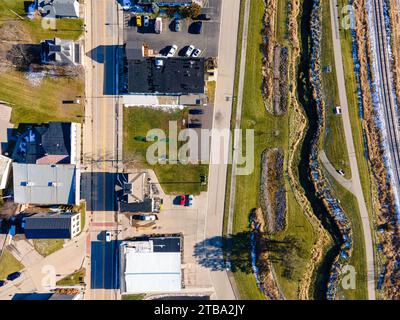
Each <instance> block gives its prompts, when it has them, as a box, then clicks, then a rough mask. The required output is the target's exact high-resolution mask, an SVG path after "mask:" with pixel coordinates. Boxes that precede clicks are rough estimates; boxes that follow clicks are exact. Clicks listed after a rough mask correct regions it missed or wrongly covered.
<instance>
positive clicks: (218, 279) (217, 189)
mask: <svg viewBox="0 0 400 320" xmlns="http://www.w3.org/2000/svg"><path fill="white" fill-rule="evenodd" d="M239 13H240V0H222V10H221V29H220V37H219V55H218V78H217V86H216V94H215V103H214V106H215V107H214V120H213V128H214V129H229V128H230V120H231V114H232V96H233V86H234V80H235V68H234V66H235V64H236V48H237V33H238V26H239ZM219 140H220V139H219V136H218V133H217V132H216V131H213V135H212V137H211V161H210V168H209V176H208V203H207V218H206V219H207V221H206V230H205V239H210V240H212V239H221V236H222V231H223V218H224V206H225V189H226V174H227V159H228V148H227V145H228V144H229V141H226V140H224V141H223V143H221V145H219V146H218V145H217V143H218V141H219ZM216 242H217V243H216V244H215V245H216V246H219V247H220V248H221V251H222V247H221V245H222V243H219V242H218V241H217V240H216ZM210 272H211V281H212V284H213V286H214V289H215V292H216V296H217V299H222V300H226V299H235V298H236V297H235V294H234V292H233V289H232V286H231V283H230V281H229V278H228V274H227V272H226V271H225V270H221V269H218V270H211V271H210Z"/></svg>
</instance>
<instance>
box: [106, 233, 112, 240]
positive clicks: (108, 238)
mask: <svg viewBox="0 0 400 320" xmlns="http://www.w3.org/2000/svg"><path fill="white" fill-rule="evenodd" d="M106 242H111V231H106Z"/></svg>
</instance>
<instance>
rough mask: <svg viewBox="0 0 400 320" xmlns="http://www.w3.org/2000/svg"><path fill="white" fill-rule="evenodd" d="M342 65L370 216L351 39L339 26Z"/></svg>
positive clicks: (369, 194)
mask: <svg viewBox="0 0 400 320" xmlns="http://www.w3.org/2000/svg"><path fill="white" fill-rule="evenodd" d="M347 4H348V3H347V1H346V0H339V8H338V9H339V12H340V10H341V8H342V6H343V5H347ZM340 36H341V42H342V54H343V66H344V71H345V83H346V89H347V101H348V105H349V114H350V120H351V129H352V133H353V139H354V147H355V151H356V157H357V164H358V170H359V172H360V179H361V185H362V188H363V193H364V198H365V202H366V205H367V209H368V213H369V215H370V218H371V217H372V199H371V182H370V172H369V165H368V160H367V158H366V157H365V150H364V139H363V130H362V125H361V121H362V120H361V118H360V115H359V108H358V103H357V82H356V79H355V75H354V64H353V58H352V50H351V48H352V39H351V34H350V30H345V29H344V28H341V31H340Z"/></svg>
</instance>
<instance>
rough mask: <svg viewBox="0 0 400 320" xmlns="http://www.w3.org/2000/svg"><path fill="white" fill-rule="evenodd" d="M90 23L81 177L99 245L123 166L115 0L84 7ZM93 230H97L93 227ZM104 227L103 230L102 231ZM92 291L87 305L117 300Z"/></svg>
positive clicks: (111, 294)
mask: <svg viewBox="0 0 400 320" xmlns="http://www.w3.org/2000/svg"><path fill="white" fill-rule="evenodd" d="M85 23H86V31H85V57H84V61H83V62H84V65H85V69H86V77H85V81H86V106H85V122H84V128H83V130H84V132H83V137H84V139H83V166H84V172H83V173H82V175H83V176H89V181H90V180H91V181H90V183H89V184H86V185H85V189H84V191H85V196H86V197H87V200H88V208H89V209H91V210H88V215H90V216H91V219H92V221H91V224H90V228H89V238H88V239H89V241H90V240H92V241H97V239H96V238H95V237H94V239H92V235H93V234H96V233H97V232H98V231H105V230H107V228H108V225H109V224H110V223H113V222H114V220H115V210H114V208H113V205H114V204H115V199H113V197H114V191H113V190H110V185H112V183H111V184H109V183H108V182H109V180H110V177H112V175H113V174H115V173H116V172H117V171H118V170H119V169H120V168H121V166H122V162H121V159H122V105H121V104H120V103H119V96H118V92H117V88H118V78H117V74H118V73H117V70H118V56H117V53H118V47H119V46H120V45H121V44H122V27H123V23H122V10H121V9H120V7H119V5H118V4H117V2H116V1H115V0H88V1H85ZM111 180H112V179H111ZM94 224H96V228H94V227H92V226H93V225H94ZM99 225H100V226H101V225H102V226H103V228H100V230H98V229H99V227H98V226H99ZM102 241H103V242H104V241H105V240H104V239H103V240H102ZM86 245H87V246H90V244H86ZM104 246H106V245H105V244H104ZM94 248H96V247H94ZM94 250H96V249H94ZM87 251H88V258H89V259H87V260H88V261H91V260H92V259H91V256H90V255H91V250H87ZM101 261H102V264H103V265H102V266H101V267H100V266H98V265H97V266H96V267H97V268H99V269H100V270H102V272H103V273H104V274H103V276H102V278H103V279H106V278H107V275H106V274H105V273H106V271H107V270H108V268H107V265H108V262H107V261H106V259H102V260H101ZM91 283H92V281H90V284H91ZM88 287H89V288H88V290H87V295H86V297H87V298H88V299H115V298H116V297H117V296H118V294H117V292H116V291H117V290H114V289H113V288H109V289H112V290H107V288H102V289H97V288H91V286H90V285H89V286H88Z"/></svg>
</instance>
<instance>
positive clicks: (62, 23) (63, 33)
mask: <svg viewBox="0 0 400 320" xmlns="http://www.w3.org/2000/svg"><path fill="white" fill-rule="evenodd" d="M26 2H29V1H26V0H1V2H0V17H2V18H7V20H9V19H13V20H15V21H20V23H21V24H23V25H24V26H26V27H27V28H28V29H29V30H30V34H31V37H32V39H34V42H35V43H39V42H40V41H41V40H44V39H51V38H54V37H58V38H62V39H71V40H76V39H78V38H79V37H80V35H81V34H82V27H83V19H56V25H55V26H56V29H55V30H51V29H45V28H43V27H42V20H41V18H40V17H36V18H35V19H33V20H29V19H28V18H26V12H25V7H24V3H26ZM31 2H33V1H31ZM11 10H12V11H14V12H15V13H17V14H18V15H19V16H17V15H16V14H15V13H14V12H12V11H11ZM20 17H22V18H24V19H23V20H22V19H21V18H20ZM2 20H3V19H2ZM4 20H6V19H4ZM1 23H2V22H1V21H0V24H1Z"/></svg>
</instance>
